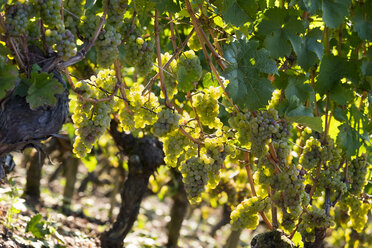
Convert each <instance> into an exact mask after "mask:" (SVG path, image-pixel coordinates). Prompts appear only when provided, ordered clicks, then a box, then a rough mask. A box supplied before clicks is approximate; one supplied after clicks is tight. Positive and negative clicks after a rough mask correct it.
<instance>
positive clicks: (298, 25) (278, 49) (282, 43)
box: [258, 8, 307, 58]
mask: <svg viewBox="0 0 372 248" xmlns="http://www.w3.org/2000/svg"><path fill="white" fill-rule="evenodd" d="M299 17H300V16H299V12H297V11H295V10H293V9H291V10H285V9H282V8H271V9H268V10H267V11H266V12H265V14H264V17H263V19H262V21H261V23H260V24H259V25H258V33H260V34H263V35H266V38H265V41H264V43H265V47H266V48H267V49H268V50H269V51H270V54H271V56H273V57H275V58H279V57H284V56H289V55H290V53H291V51H292V49H291V45H292V47H293V49H294V50H295V52H296V53H298V52H299V50H300V47H301V38H300V37H299V36H298V35H299V34H300V33H303V32H305V28H306V26H307V23H306V22H305V21H301V20H299V19H300V18H299Z"/></svg>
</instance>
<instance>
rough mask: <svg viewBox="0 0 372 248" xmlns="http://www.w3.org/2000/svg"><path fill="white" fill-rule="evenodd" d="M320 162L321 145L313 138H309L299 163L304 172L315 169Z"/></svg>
mask: <svg viewBox="0 0 372 248" xmlns="http://www.w3.org/2000/svg"><path fill="white" fill-rule="evenodd" d="M320 160H321V144H320V141H319V140H317V139H315V138H314V137H312V136H311V137H310V138H309V139H308V140H307V141H306V144H305V147H304V149H303V151H302V154H301V156H300V160H299V163H300V164H301V165H302V167H303V168H304V169H306V170H311V169H313V168H315V167H316V166H317V165H318V163H319V162H320Z"/></svg>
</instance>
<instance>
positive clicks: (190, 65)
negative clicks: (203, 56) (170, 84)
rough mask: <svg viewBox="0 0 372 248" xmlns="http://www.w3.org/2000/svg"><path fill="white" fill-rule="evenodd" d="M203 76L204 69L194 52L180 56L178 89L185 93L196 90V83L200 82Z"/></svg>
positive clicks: (187, 52) (190, 51)
mask: <svg viewBox="0 0 372 248" xmlns="http://www.w3.org/2000/svg"><path fill="white" fill-rule="evenodd" d="M201 76H202V67H201V65H200V60H199V57H198V56H197V55H196V54H195V53H194V51H193V50H189V51H186V52H184V53H182V54H181V55H180V57H179V58H178V61H177V82H178V85H177V87H178V89H179V90H180V91H183V92H187V91H191V90H192V89H194V82H198V81H199V80H200V78H201Z"/></svg>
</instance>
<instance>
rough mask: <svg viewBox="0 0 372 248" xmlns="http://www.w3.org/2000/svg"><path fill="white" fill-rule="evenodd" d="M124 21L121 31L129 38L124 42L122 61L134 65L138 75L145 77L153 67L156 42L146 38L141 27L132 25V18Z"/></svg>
mask: <svg viewBox="0 0 372 248" xmlns="http://www.w3.org/2000/svg"><path fill="white" fill-rule="evenodd" d="M124 23H125V24H124V25H123V26H122V31H121V32H122V34H123V36H124V37H127V38H126V39H125V41H124V44H123V48H124V49H123V50H124V58H121V62H122V63H124V64H127V65H129V66H132V67H134V68H135V69H136V73H137V74H138V75H140V76H143V77H145V76H147V75H148V74H149V73H150V72H151V70H152V67H153V62H154V59H155V42H154V40H152V39H144V38H143V34H142V31H141V30H140V29H139V28H137V27H136V26H135V27H133V28H132V27H131V21H130V20H124ZM129 32H130V33H129Z"/></svg>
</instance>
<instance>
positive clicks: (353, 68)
mask: <svg viewBox="0 0 372 248" xmlns="http://www.w3.org/2000/svg"><path fill="white" fill-rule="evenodd" d="M359 72H360V66H359V63H358V62H352V61H348V60H346V59H344V58H342V57H340V56H334V55H331V54H327V55H324V56H323V59H322V62H321V64H320V69H319V77H318V81H317V83H316V85H315V88H316V90H317V92H318V93H319V94H321V95H323V94H325V93H327V91H330V90H331V89H333V88H334V87H336V85H337V84H338V83H340V80H341V79H342V78H347V79H349V80H351V81H352V82H353V83H354V84H356V85H357V84H359V78H360V77H359Z"/></svg>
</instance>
